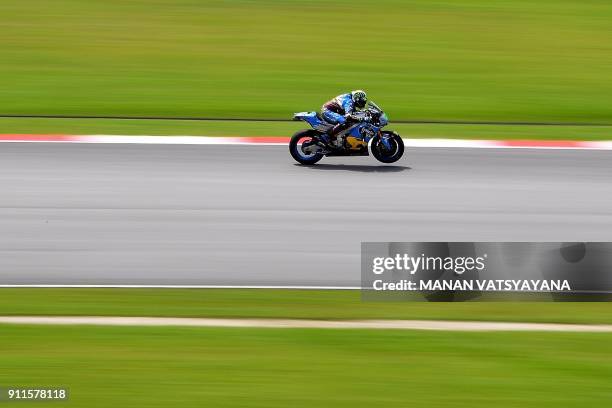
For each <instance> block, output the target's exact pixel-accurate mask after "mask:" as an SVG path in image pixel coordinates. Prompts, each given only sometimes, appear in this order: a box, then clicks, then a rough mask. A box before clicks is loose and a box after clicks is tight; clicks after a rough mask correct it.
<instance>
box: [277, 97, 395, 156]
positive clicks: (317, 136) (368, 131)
mask: <svg viewBox="0 0 612 408" xmlns="http://www.w3.org/2000/svg"><path fill="white" fill-rule="evenodd" d="M293 120H296V121H300V120H301V121H304V122H306V123H308V124H309V125H310V126H311V127H312V129H306V130H300V131H299V132H297V133H296V134H294V135H293V137H291V141H290V142H289V153H291V156H292V157H293V158H294V159H295V160H296V161H297V162H298V163H301V164H315V163H317V162H318V161H319V160H321V159H322V158H323V157H324V156H326V157H330V156H369V152H370V151H371V152H372V155H373V156H374V157H375V158H376V159H377V160H378V161H380V162H382V163H394V162H396V161H398V160H399V159H400V158H401V157H402V155H403V154H404V142H403V141H402V138H401V137H400V135H398V134H397V133H395V132H393V131H385V130H381V129H382V128H383V127H385V126H386V125H387V124H388V123H389V121H388V119H387V115H386V114H385V113H384V112H383V110H382V109H380V108H379V107H378V106H377V105H376V104H375V103H374V102H368V105H367V106H366V108H365V109H364V110H363V111H360V112H357V113H355V114H353V115H351V116H350V118H349V119H347V120H351V123H350V126H349V127H348V128H347V129H345V130H343V131H341V132H340V133H339V134H337V135H336V136H335V140H331V142H329V143H325V142H324V141H323V136H324V135H326V134H327V132H329V131H330V130H331V129H332V128H333V127H334V124H332V123H329V122H327V121H326V120H325V119H324V118H323V117H321V115H320V114H319V113H318V112H298V113H296V114H294V115H293ZM368 147H369V150H368Z"/></svg>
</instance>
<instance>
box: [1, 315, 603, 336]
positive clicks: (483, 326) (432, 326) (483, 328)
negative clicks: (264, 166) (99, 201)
mask: <svg viewBox="0 0 612 408" xmlns="http://www.w3.org/2000/svg"><path fill="white" fill-rule="evenodd" d="M0 323H4V324H35V325H96V326H175V327H244V328H269V329H295V328H303V329H379V330H380V329H394V330H436V331H478V332H487V331H515V332H534V331H535V332H585V333H586V332H592V333H612V325H586V324H557V323H512V322H475V321H442V320H441V321H436V320H355V321H346V320H301V319H225V318H183V317H114V316H109V317H105V316H0Z"/></svg>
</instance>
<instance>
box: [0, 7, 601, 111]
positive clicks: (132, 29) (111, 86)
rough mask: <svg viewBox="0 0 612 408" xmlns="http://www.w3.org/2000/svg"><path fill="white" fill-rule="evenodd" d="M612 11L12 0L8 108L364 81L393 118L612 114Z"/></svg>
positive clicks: (195, 100)
mask: <svg viewBox="0 0 612 408" xmlns="http://www.w3.org/2000/svg"><path fill="white" fill-rule="evenodd" d="M611 18H612V4H611V3H610V2H607V1H603V0H583V1H580V2H576V1H573V0H542V1H538V2H534V1H530V0H456V1H442V0H411V1H400V0H380V1H378V2H375V3H374V2H371V1H366V0H341V1H337V2H334V3H333V4H330V2H329V1H324V0H312V1H309V2H307V3H305V2H300V1H290V0H267V1H249V0H233V1H222V0H207V1H194V0H172V1H170V0H157V1H154V2H152V1H146V0H132V1H125V0H89V1H83V0H55V1H52V2H51V1H49V0H28V1H22V0H3V1H2V2H1V4H0V49H1V50H2V63H1V64H0V78H1V81H2V82H1V89H2V98H0V112H2V113H7V114H9V113H14V114H28V113H29V114H93V115H113V114H121V115H143V116H199V115H202V112H206V114H207V115H210V116H220V117H228V116H233V117H283V116H284V115H286V114H287V112H293V111H296V110H304V109H313V108H317V107H320V106H321V104H322V103H324V102H325V101H326V100H327V99H329V98H331V97H333V96H335V95H337V94H338V93H340V92H346V91H347V90H350V89H354V88H363V89H366V90H367V91H368V93H369V95H370V97H371V98H373V99H374V100H376V101H378V102H380V104H381V105H382V106H383V107H385V108H387V109H388V110H389V113H390V115H391V118H396V119H397V118H402V119H417V118H421V119H464V120H470V119H472V120H473V119H477V120H498V121H567V122H575V121H584V122H609V121H610V119H611V118H612V103H611V101H612V100H611V95H612V82H611V81H610V65H611V64H612V52H610V50H611V48H610V44H612V32H611V31H610V24H609V21H610V19H611ZM355 21H364V22H365V23H364V24H362V26H363V27H364V28H363V29H360V30H357V29H352V28H351V29H347V32H346V33H342V34H341V37H342V36H344V37H345V38H342V40H340V41H339V42H337V45H335V46H334V47H333V50H331V49H326V48H325V44H327V43H329V41H330V31H333V30H334V29H335V28H336V27H338V24H339V23H342V22H345V23H346V24H348V25H351V24H352V22H355ZM357 31H359V33H357Z"/></svg>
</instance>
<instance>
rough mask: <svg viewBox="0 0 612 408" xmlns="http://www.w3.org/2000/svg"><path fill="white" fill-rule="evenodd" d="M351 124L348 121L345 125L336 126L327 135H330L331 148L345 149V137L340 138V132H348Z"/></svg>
mask: <svg viewBox="0 0 612 408" xmlns="http://www.w3.org/2000/svg"><path fill="white" fill-rule="evenodd" d="M350 126H351V125H350V123H348V121H346V122H344V123H338V124H336V125H335V126H334V127H333V128H332V129H331V130H330V131H329V132H328V133H327V134H328V135H329V139H330V140H329V143H328V144H329V146H331V147H332V148H333V149H343V148H344V137H342V136H338V134H339V133H340V132H342V131H343V130H346V129H348V128H349V127H350Z"/></svg>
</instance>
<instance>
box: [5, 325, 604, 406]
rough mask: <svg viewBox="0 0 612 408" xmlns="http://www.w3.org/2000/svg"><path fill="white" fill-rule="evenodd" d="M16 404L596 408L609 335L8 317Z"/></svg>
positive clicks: (9, 377)
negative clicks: (23, 393)
mask: <svg viewBox="0 0 612 408" xmlns="http://www.w3.org/2000/svg"><path fill="white" fill-rule="evenodd" d="M0 330H1V332H2V336H1V337H0V347H2V350H3V352H2V354H1V355H0V364H1V365H2V370H0V382H1V383H2V384H5V385H21V386H28V385H29V386H37V385H38V386H40V385H41V384H49V383H51V384H53V385H55V386H60V385H65V386H68V387H69V388H70V392H71V395H70V401H68V402H66V403H62V402H53V403H41V402H33V403H19V404H7V405H6V406H16V407H42V406H45V407H47V406H53V407H105V408H106V407H164V408H166V407H215V408H217V407H247V406H248V407H262V408H264V407H265V408H269V407H282V408H287V407H334V408H337V407H350V408H356V407H368V408H370V407H419V408H444V407H445V408H450V407H470V408H491V407H500V408H517V407H541V408H544V407H546V408H549V407H550V408H558V407H564V408H566V407H577V408H584V407H606V406H609V402H610V400H611V399H612V388H611V387H610V377H611V376H612V341H611V340H612V335H610V334H609V333H607V334H606V333H466V332H463V333H462V332H455V333H452V334H451V335H449V334H448V333H446V332H423V331H401V330H400V331H398V330H396V331H389V330H342V329H337V330H334V329H331V330H325V329H238V328H233V329H228V328H177V327H174V328H173V327H85V326H54V327H49V326H47V327H45V326H9V325H1V326H0Z"/></svg>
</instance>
